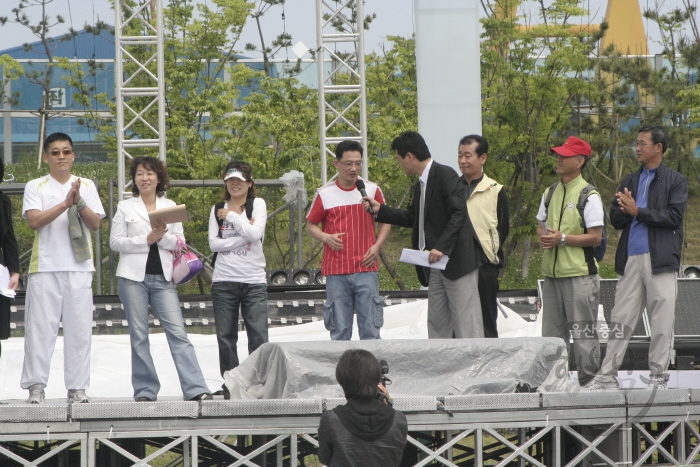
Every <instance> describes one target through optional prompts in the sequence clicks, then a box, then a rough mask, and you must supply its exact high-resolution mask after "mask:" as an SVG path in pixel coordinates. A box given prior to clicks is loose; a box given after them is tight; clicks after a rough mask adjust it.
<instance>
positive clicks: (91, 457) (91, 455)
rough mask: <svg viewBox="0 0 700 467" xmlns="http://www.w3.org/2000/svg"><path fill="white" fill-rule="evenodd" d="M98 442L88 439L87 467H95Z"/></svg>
mask: <svg viewBox="0 0 700 467" xmlns="http://www.w3.org/2000/svg"><path fill="white" fill-rule="evenodd" d="M96 442H97V440H95V439H92V438H88V440H87V444H88V445H87V453H88V458H87V465H88V467H95V443H96Z"/></svg>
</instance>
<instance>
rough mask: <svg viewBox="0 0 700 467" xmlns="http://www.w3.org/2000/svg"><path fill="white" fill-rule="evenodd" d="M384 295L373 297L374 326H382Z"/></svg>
mask: <svg viewBox="0 0 700 467" xmlns="http://www.w3.org/2000/svg"><path fill="white" fill-rule="evenodd" d="M385 300H386V297H381V296H380V297H374V326H375V327H377V328H381V327H382V326H384V302H385Z"/></svg>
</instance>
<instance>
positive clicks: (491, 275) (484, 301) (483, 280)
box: [479, 263, 501, 337]
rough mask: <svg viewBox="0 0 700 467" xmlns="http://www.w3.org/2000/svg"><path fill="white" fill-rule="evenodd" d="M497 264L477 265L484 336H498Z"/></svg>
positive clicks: (498, 269)
mask: <svg viewBox="0 0 700 467" xmlns="http://www.w3.org/2000/svg"><path fill="white" fill-rule="evenodd" d="M500 269H501V268H499V267H498V265H497V264H491V263H489V264H483V265H481V266H479V299H480V300H481V316H482V320H483V321H484V337H498V327H497V326H496V319H497V318H498V304H497V303H496V300H497V298H498V273H499V272H500Z"/></svg>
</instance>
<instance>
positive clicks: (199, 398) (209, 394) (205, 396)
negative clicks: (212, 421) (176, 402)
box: [188, 392, 214, 401]
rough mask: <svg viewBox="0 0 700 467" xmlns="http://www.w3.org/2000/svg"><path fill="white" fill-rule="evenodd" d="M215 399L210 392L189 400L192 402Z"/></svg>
mask: <svg viewBox="0 0 700 467" xmlns="http://www.w3.org/2000/svg"><path fill="white" fill-rule="evenodd" d="M213 399H214V396H212V395H211V393H210V392H203V393H201V394H198V395H196V396H194V397H193V398H192V399H188V400H190V401H210V400H213Z"/></svg>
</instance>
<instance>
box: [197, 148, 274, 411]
mask: <svg viewBox="0 0 700 467" xmlns="http://www.w3.org/2000/svg"><path fill="white" fill-rule="evenodd" d="M223 179H224V193H223V198H224V202H223V203H220V204H219V205H217V206H214V207H213V208H212V210H211V213H210V215H209V248H211V251H213V252H215V253H217V259H216V264H215V267H214V275H213V276H212V279H211V281H212V284H211V301H212V305H213V306H214V321H215V323H216V340H217V343H218V344H219V368H220V371H221V376H223V375H224V372H226V371H228V370H231V369H233V368H236V367H237V366H238V352H237V351H236V346H237V344H238V309H239V306H240V310H241V315H242V316H243V321H244V322H245V329H246V333H247V334H248V353H252V352H254V351H255V349H257V348H258V347H260V346H261V345H262V344H264V343H265V342H267V339H268V337H267V280H266V277H265V254H264V253H263V248H262V240H263V236H264V234H265V224H266V223H267V205H266V204H265V200H263V199H262V198H256V197H255V196H256V192H255V182H254V181H253V173H252V170H251V168H250V166H249V165H248V164H246V163H245V162H240V161H231V162H229V163H228V165H227V166H226V168H225V169H224V172H223ZM251 205H252V206H251ZM251 207H252V209H251ZM247 211H248V212H247ZM223 393H224V397H225V398H228V389H227V388H226V386H225V385H224V386H223Z"/></svg>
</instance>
